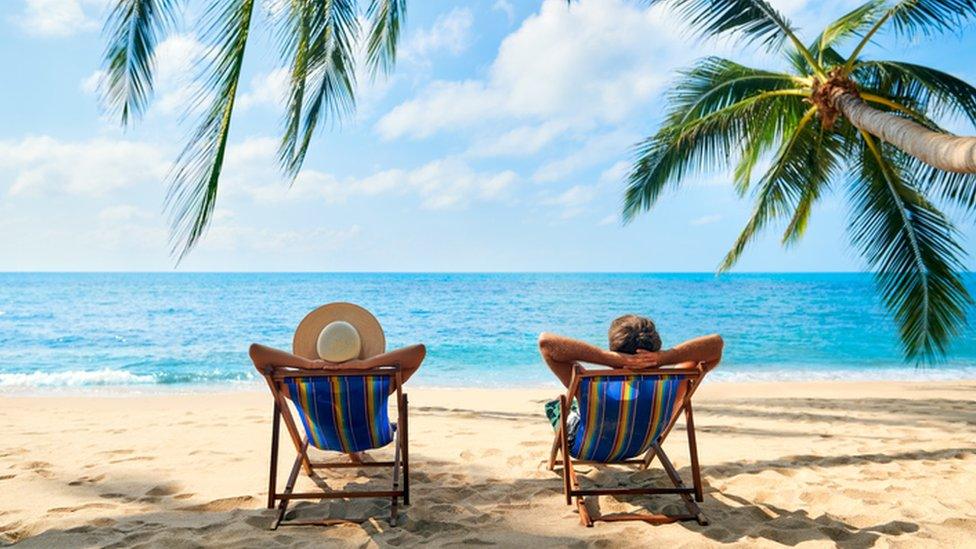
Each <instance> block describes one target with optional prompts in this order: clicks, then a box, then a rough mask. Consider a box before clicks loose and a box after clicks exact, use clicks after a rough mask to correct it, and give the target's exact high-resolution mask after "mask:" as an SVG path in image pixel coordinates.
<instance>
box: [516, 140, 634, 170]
mask: <svg viewBox="0 0 976 549" xmlns="http://www.w3.org/2000/svg"><path fill="white" fill-rule="evenodd" d="M635 140H636V136H635V135H634V134H632V133H630V132H628V131H624V130H616V131H611V132H608V133H603V134H597V135H594V136H592V137H590V138H588V139H587V140H586V141H584V142H583V145H582V146H581V147H579V148H578V149H576V150H574V151H572V152H571V153H569V154H567V155H566V156H564V157H562V158H558V159H556V160H550V161H549V162H546V163H545V164H543V165H541V166H539V167H538V168H537V169H536V170H535V172H534V173H533V174H532V180H533V181H536V182H539V183H546V182H551V181H558V180H560V179H563V178H565V177H568V176H571V175H573V174H575V173H576V172H578V171H580V170H582V169H585V168H588V167H590V166H594V165H598V164H600V163H602V162H606V161H607V160H608V159H614V158H617V157H619V156H620V155H621V154H623V153H625V152H626V151H627V147H629V146H630V145H631V144H633V142H634V141H635ZM625 165H626V164H623V165H622V164H620V163H619V162H618V163H616V164H614V165H613V167H611V168H610V170H614V169H616V170H617V171H619V170H621V169H625V168H623V167H622V166H625ZM613 175H615V172H614V173H610V174H607V172H604V176H605V177H611V176H613ZM604 176H601V179H603V177H604ZM617 181H619V179H618V180H617Z"/></svg>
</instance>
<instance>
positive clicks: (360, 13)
mask: <svg viewBox="0 0 976 549" xmlns="http://www.w3.org/2000/svg"><path fill="white" fill-rule="evenodd" d="M256 3H258V4H260V3H261V2H260V0H258V1H256V0H208V1H207V2H199V3H198V4H199V5H200V8H201V9H203V12H202V15H201V17H200V20H199V22H198V27H199V32H200V35H201V37H202V39H203V40H204V41H205V42H206V43H207V44H208V46H209V51H208V55H207V56H205V61H203V62H201V63H200V65H199V67H198V69H199V74H198V75H197V78H196V83H197V84H199V86H198V89H199V90H200V91H199V92H198V93H197V94H196V95H195V97H194V98H193V100H192V101H191V104H190V105H189V106H188V108H187V112H188V113H197V112H202V115H200V117H199V121H198V123H197V126H196V128H195V130H194V131H193V132H192V133H191V134H190V136H189V138H188V140H187V142H186V144H185V146H184V148H183V151H182V152H181V153H180V155H179V156H178V157H177V159H176V162H175V164H174V166H173V169H172V170H171V172H170V176H169V191H168V193H167V196H166V208H167V210H168V212H169V214H170V216H171V220H172V231H171V236H170V241H171V244H172V247H173V248H172V249H173V253H174V254H175V255H176V256H177V257H178V259H182V258H183V257H185V256H186V254H187V253H189V252H190V251H191V250H192V249H193V247H194V246H195V245H196V243H197V242H198V241H199V239H200V238H201V236H202V235H203V234H204V232H205V230H206V228H207V225H208V223H209V222H210V217H211V215H212V214H213V210H214V206H215V204H216V199H217V188H218V184H219V182H220V172H221V169H222V168H223V165H224V155H225V152H226V150H227V139H228V136H229V134H230V126H231V120H232V118H233V114H234V102H235V100H236V97H237V94H238V87H239V84H240V78H241V67H242V64H243V61H244V52H245V49H246V47H247V42H248V37H249V36H250V33H251V25H252V15H253V14H254V10H255V4H256ZM183 4H184V1H183V0H115V4H114V7H113V9H112V11H111V12H110V15H109V17H108V20H107V21H106V24H105V28H106V33H107V35H108V46H107V48H106V50H105V61H104V70H105V78H104V79H103V81H102V95H103V98H104V102H105V104H106V106H107V107H108V108H109V110H110V111H111V112H112V113H113V114H114V115H117V116H119V117H120V119H121V122H122V124H123V125H126V124H128V123H129V122H131V120H132V119H133V118H137V117H139V116H140V115H141V114H143V113H144V112H145V110H146V108H147V106H148V104H149V102H150V100H151V98H152V92H153V71H154V69H155V64H154V56H155V50H156V46H157V44H158V42H159V39H160V37H161V36H163V35H165V34H166V33H168V32H170V31H172V30H173V29H174V28H175V26H176V22H177V20H178V19H179V17H178V15H179V12H180V11H181V10H182V8H183V7H184V6H183ZM362 4H366V3H365V2H359V1H358V0H275V1H274V2H272V3H271V6H272V11H273V13H270V14H269V19H270V20H271V21H272V26H273V27H274V29H273V35H274V36H275V38H276V39H277V41H278V42H279V44H280V58H281V60H282V63H283V64H284V65H285V66H287V67H288V68H289V72H290V79H289V82H290V87H289V92H288V97H287V106H286V113H285V121H284V130H283V133H282V139H281V144H280V146H279V149H278V160H279V163H280V165H281V168H282V170H283V171H284V173H285V174H286V176H288V177H289V178H291V179H292V180H294V177H295V176H296V175H297V174H298V172H299V171H300V169H301V167H302V163H303V161H304V159H305V154H306V153H307V151H308V146H309V143H310V141H311V137H312V135H313V134H314V132H315V129H316V128H317V127H318V125H319V123H320V122H322V121H324V120H328V119H332V120H336V119H338V118H340V117H341V116H342V115H344V114H347V113H349V112H350V111H351V110H352V109H353V108H354V105H355V97H354V90H355V74H356V67H357V64H358V63H361V62H364V63H365V65H366V68H367V69H368V70H369V71H370V73H371V75H374V76H375V75H376V74H377V73H380V72H388V71H389V70H391V69H392V67H393V63H394V59H395V57H396V48H397V40H398V38H399V35H400V25H401V23H402V21H403V19H404V17H405V13H406V0H369V2H368V4H366V5H365V6H364V5H362ZM361 20H364V21H365V24H364V25H362V26H361V23H360V21H361ZM363 27H365V28H363ZM363 51H364V52H365V55H364V56H363V55H362V54H361V52H363ZM360 57H364V59H360Z"/></svg>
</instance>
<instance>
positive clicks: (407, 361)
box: [337, 344, 427, 382]
mask: <svg viewBox="0 0 976 549" xmlns="http://www.w3.org/2000/svg"><path fill="white" fill-rule="evenodd" d="M426 356H427V348H426V347H424V346H423V345H422V344H418V345H410V346H409V347H403V348H401V349H397V350H395V351H390V352H388V353H383V354H381V355H376V356H374V357H370V358H364V359H362V360H350V361H349V362H343V363H342V364H340V365H338V366H337V367H340V368H350V369H353V370H369V369H370V368H378V367H380V366H399V367H400V375H401V377H402V378H403V381H404V382H406V381H407V380H408V379H410V376H412V375H413V374H415V373H416V372H417V370H418V369H419V368H420V364H421V363H422V362H423V361H424V357H426Z"/></svg>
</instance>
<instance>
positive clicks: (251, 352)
mask: <svg viewBox="0 0 976 549" xmlns="http://www.w3.org/2000/svg"><path fill="white" fill-rule="evenodd" d="M260 353H261V346H260V345H258V344H257V343H252V344H251V346H250V347H248V348H247V354H248V356H250V357H251V361H253V362H255V363H257V361H258V355H260Z"/></svg>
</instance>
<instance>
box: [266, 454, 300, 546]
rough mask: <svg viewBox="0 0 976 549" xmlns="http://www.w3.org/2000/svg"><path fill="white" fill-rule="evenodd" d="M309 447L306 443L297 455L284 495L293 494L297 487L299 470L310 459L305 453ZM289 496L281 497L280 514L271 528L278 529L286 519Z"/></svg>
mask: <svg viewBox="0 0 976 549" xmlns="http://www.w3.org/2000/svg"><path fill="white" fill-rule="evenodd" d="M307 448H308V443H305V447H304V448H303V449H302V452H300V453H299V454H298V455H297V456H295V464H294V465H292V467H291V473H290V474H289V475H288V482H287V483H286V484H285V491H284V492H283V493H282V494H281V495H283V496H289V495H291V493H292V491H293V490H294V489H295V481H296V480H298V471H300V470H301V468H302V462H303V461H304V460H306V459H308V458H307V457H306V455H305V451H306V450H307ZM272 497H273V496H272ZM288 502H289V499H288V498H287V497H285V498H282V499H281V503H279V504H278V516H277V517H276V518H275V520H274V522H273V523H271V529H272V530H277V529H278V526H279V525H280V524H281V521H283V520H284V519H285V512H287V511H288Z"/></svg>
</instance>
